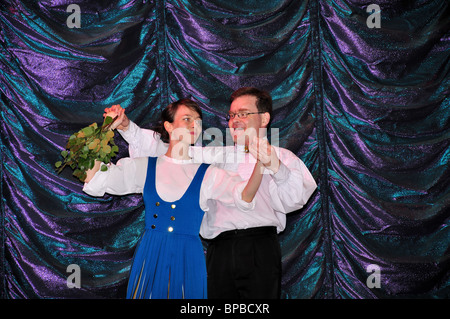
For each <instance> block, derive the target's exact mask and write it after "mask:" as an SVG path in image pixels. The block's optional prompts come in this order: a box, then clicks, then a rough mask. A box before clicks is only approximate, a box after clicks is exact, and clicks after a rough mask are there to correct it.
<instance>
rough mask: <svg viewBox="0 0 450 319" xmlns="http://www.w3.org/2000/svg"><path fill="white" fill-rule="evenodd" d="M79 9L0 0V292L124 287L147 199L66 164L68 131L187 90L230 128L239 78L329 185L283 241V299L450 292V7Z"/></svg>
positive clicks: (151, 114)
mask: <svg viewBox="0 0 450 319" xmlns="http://www.w3.org/2000/svg"><path fill="white" fill-rule="evenodd" d="M71 4H72V3H71V2H70V1H63V0H57V1H25V0H24V1H19V0H5V1H3V2H2V3H1V4H0V10H1V11H0V97H1V98H0V107H1V122H0V125H1V126H0V129H1V139H0V141H1V144H0V147H1V153H0V164H1V171H0V174H1V195H2V201H1V224H0V235H1V251H0V267H1V268H0V269H1V273H0V275H1V297H2V298H8V299H9V298H11V299H14V298H18V299H21V298H124V297H125V290H126V284H127V277H128V273H129V268H130V263H131V260H132V257H133V252H134V248H135V245H136V243H137V240H138V238H139V236H140V233H141V231H142V227H143V202H142V198H141V196H139V195H128V196H121V197H119V196H110V195H106V196H105V197H103V198H93V197H90V196H88V195H87V194H85V193H83V192H82V184H81V183H80V182H79V181H78V180H77V179H76V178H75V177H74V176H72V172H71V171H70V169H66V170H64V171H63V172H62V173H61V174H59V175H58V174H56V171H55V168H54V163H55V162H56V161H57V160H59V159H60V152H61V151H62V150H63V149H64V146H65V145H66V142H67V139H68V137H69V136H70V135H71V134H72V133H73V132H76V131H78V130H79V129H80V128H82V127H84V126H87V125H89V124H91V123H93V122H101V121H102V114H103V109H104V108H105V107H109V106H111V105H113V104H120V105H122V106H123V107H124V108H126V112H127V114H128V116H129V117H130V118H131V119H132V120H133V121H135V122H136V123H137V124H138V125H140V126H141V127H144V128H145V127H151V126H153V125H154V124H155V123H156V122H157V120H158V118H159V115H160V110H161V109H162V108H164V107H165V106H166V105H167V104H169V103H170V102H172V101H174V100H177V99H180V98H192V99H194V100H196V101H197V102H198V103H199V104H200V105H201V107H202V109H203V112H204V127H205V128H212V127H215V128H220V129H221V130H222V131H223V132H224V134H225V128H226V125H227V122H226V120H225V114H226V112H227V111H228V108H229V101H228V99H229V96H230V94H231V93H232V92H233V91H234V90H235V89H237V88H239V87H242V86H256V87H258V88H261V89H264V90H267V91H269V92H270V93H271V94H272V96H273V100H274V116H273V121H272V127H273V128H278V129H279V134H278V136H279V145H280V146H282V147H285V148H288V149H290V150H291V151H293V152H294V153H295V154H297V155H298V156H299V157H300V158H301V159H302V160H303V161H304V162H305V164H306V165H307V167H308V168H309V169H310V171H311V172H312V174H313V175H314V178H315V179H316V181H317V183H318V190H317V191H316V192H315V193H314V194H313V196H312V198H311V199H310V200H309V202H308V204H307V205H306V206H305V207H304V208H303V209H301V210H299V211H296V212H293V213H291V214H289V215H288V218H287V228H286V230H285V231H284V232H283V233H282V234H281V235H280V241H281V245H282V263H283V277H282V298H292V299H298V298H317V299H323V298H334V299H354V298H355V299H356V298H370V299H372V298H448V297H449V291H450V287H449V269H450V261H449V253H450V249H449V243H450V234H449V211H450V209H449V208H450V196H449V194H450V183H449V181H450V174H449V173H450V166H449V157H450V156H449V154H450V151H449V145H450V121H449V116H450V111H449V105H450V98H449V87H450V78H449V68H450V62H449V61H450V59H449V52H450V31H449V26H450V8H449V2H448V1H446V0H434V1H432V0H429V1H350V0H339V1H320V0H310V1H288V0H277V1H260V2H257V1H235V0H227V1H222V0H210V1H192V0H177V1H175V0H158V1H155V0H154V1H150V0H142V1H135V0H116V1H108V2H105V1H93V0H90V1H87V0H78V1H77V2H76V5H77V6H78V8H79V9H80V11H79V15H78V14H77V11H76V7H75V9H74V8H73V7H70V8H69V10H68V7H69V5H71ZM371 4H377V5H378V7H375V9H372V6H371V7H369V5H371ZM78 18H79V20H77V19H78ZM78 22H79V23H78ZM77 23H78V25H77ZM74 25H75V26H74ZM115 139H116V143H117V144H118V146H119V148H120V151H119V154H118V156H117V158H115V161H116V160H117V159H119V158H122V157H126V156H128V151H127V144H126V143H125V142H124V140H123V139H122V138H121V137H120V136H118V135H116V137H115ZM224 143H225V140H224ZM70 265H78V266H79V267H80V274H81V282H80V288H77V287H68V281H69V277H70V275H71V274H72V272H71V271H70V269H71V268H70ZM69 286H70V285H69Z"/></svg>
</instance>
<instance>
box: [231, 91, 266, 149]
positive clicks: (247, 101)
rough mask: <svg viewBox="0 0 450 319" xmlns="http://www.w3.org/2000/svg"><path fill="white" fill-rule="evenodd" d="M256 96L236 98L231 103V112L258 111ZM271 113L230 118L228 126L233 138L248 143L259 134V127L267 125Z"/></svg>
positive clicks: (235, 140) (239, 142) (236, 141)
mask: <svg viewBox="0 0 450 319" xmlns="http://www.w3.org/2000/svg"><path fill="white" fill-rule="evenodd" d="M256 101H257V99H256V97H255V96H251V95H243V96H240V97H238V98H236V99H235V100H234V101H233V102H232V103H231V105H230V111H229V114H237V113H240V112H243V113H257V112H258V108H257V107H256ZM268 119H270V116H269V113H261V114H249V115H248V116H247V117H246V118H244V117H241V118H239V117H238V116H237V115H236V116H235V117H234V118H230V120H229V121H228V126H229V128H230V133H231V135H232V136H233V140H234V142H235V143H237V144H241V145H242V144H246V145H247V144H248V142H249V141H251V139H252V138H253V137H254V136H259V129H260V128H265V127H267V124H268Z"/></svg>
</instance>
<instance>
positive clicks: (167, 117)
mask: <svg viewBox="0 0 450 319" xmlns="http://www.w3.org/2000/svg"><path fill="white" fill-rule="evenodd" d="M181 105H184V106H186V107H188V108H189V109H191V110H193V111H195V112H197V113H198V115H199V116H200V119H201V118H202V110H201V108H200V107H199V106H198V104H197V103H196V102H194V101H192V100H191V99H181V100H178V101H176V102H173V103H170V104H169V105H167V106H166V107H165V108H164V110H162V112H161V122H160V124H159V126H158V127H157V128H156V129H155V131H156V132H158V133H159V134H160V135H161V140H162V141H163V142H166V143H168V142H169V133H168V132H167V131H166V129H165V128H164V122H166V121H167V122H169V123H173V121H174V120H175V113H176V112H177V111H178V109H179V107H180V106H181Z"/></svg>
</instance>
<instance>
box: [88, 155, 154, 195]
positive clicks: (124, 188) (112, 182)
mask: <svg viewBox="0 0 450 319" xmlns="http://www.w3.org/2000/svg"><path fill="white" fill-rule="evenodd" d="M103 165H105V164H103V163H102V166H103ZM147 165H148V158H147V157H141V158H135V159H133V158H122V159H120V160H119V161H118V162H117V164H116V165H114V164H108V165H107V166H108V169H107V170H106V171H104V172H102V171H101V170H99V171H98V172H97V173H95V175H94V177H93V178H92V179H91V180H90V182H89V183H84V187H83V191H84V192H85V193H87V194H89V195H91V196H95V197H101V196H104V195H105V193H108V194H111V195H125V194H133V193H142V192H143V190H144V186H145V179H146V176H147Z"/></svg>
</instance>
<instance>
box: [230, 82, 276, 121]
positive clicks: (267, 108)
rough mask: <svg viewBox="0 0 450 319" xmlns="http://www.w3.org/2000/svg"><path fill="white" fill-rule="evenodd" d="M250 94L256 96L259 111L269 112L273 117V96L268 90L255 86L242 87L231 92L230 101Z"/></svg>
mask: <svg viewBox="0 0 450 319" xmlns="http://www.w3.org/2000/svg"><path fill="white" fill-rule="evenodd" d="M244 95H250V96H254V97H256V107H257V108H258V111H259V112H268V113H269V115H270V119H272V97H271V96H270V94H269V93H268V92H266V91H262V90H260V89H258V88H254V87H242V88H240V89H237V90H236V91H234V92H233V94H231V97H230V103H232V102H233V101H234V100H235V99H237V98H238V97H240V96H244Z"/></svg>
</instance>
